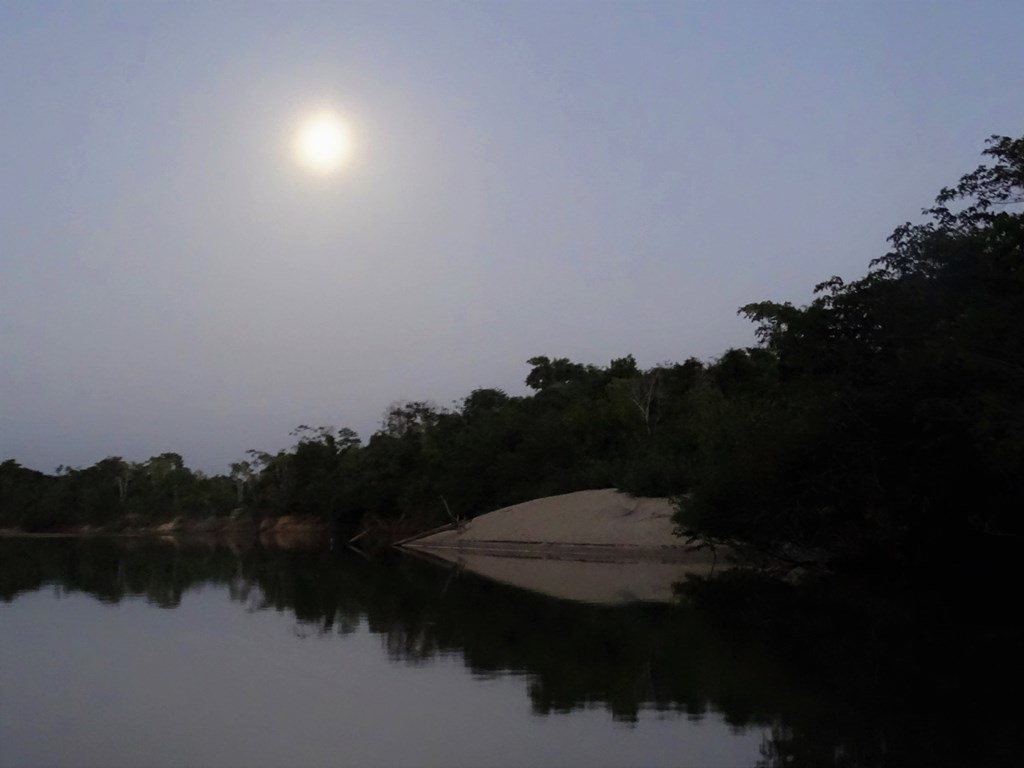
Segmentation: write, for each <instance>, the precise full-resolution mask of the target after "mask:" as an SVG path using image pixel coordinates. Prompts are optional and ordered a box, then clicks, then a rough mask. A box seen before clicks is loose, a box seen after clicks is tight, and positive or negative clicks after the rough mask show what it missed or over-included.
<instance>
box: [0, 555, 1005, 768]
mask: <svg viewBox="0 0 1024 768" xmlns="http://www.w3.org/2000/svg"><path fill="white" fill-rule="evenodd" d="M0 598H2V600H3V602H2V603H0V765H3V766H5V768H14V767H15V766H36V765H38V766H162V765H168V766H171V765H173V766H205V765H209V766H228V765H238V766H263V765H265V766H327V765H353V766H395V767H398V766H545V765H550V766H592V767H596V766H631V765H635V766H661V765H664V766H702V767H703V766H723V767H729V768H732V767H734V766H754V765H765V766H769V765H770V766H775V765H778V766H784V765H785V766H795V765H809V766H810V765H825V766H883V765H909V764H919V765H950V766H952V765H1018V764H1020V763H1019V762H1018V761H1019V758H1020V757H1021V755H1022V753H1021V752H1020V751H1019V747H1020V737H1019V736H1018V732H1019V730H1020V724H1019V713H1020V707H1019V705H1016V706H1014V705H1012V704H1009V703H1004V702H1003V701H1002V697H1004V696H1007V695H1009V694H1010V693H1013V692H1016V691H1017V690H1019V689H1018V688H1016V687H1014V686H1011V685H1008V684H1007V680H1006V675H1005V669H1006V667H1004V666H1003V662H1002V661H1000V659H1001V658H1002V656H1001V655H1000V654H1002V653H1004V652H1005V651H1006V649H1010V648H1014V647H1016V643H1017V642H1018V641H1019V640H1020V637H1019V636H1018V635H1014V634H1013V633H1012V632H1008V631H1007V630H1005V629H998V628H995V629H991V630H988V629H978V628H975V630H973V631H972V632H970V633H967V634H964V633H963V632H961V631H960V629H959V625H957V629H956V631H953V629H952V628H951V625H941V626H938V627H933V626H928V627H927V629H925V628H923V625H922V624H921V622H920V620H919V618H918V617H909V618H908V617H906V616H905V614H904V613H893V614H891V615H887V614H886V613H885V611H880V610H879V609H878V606H877V605H874V604H871V605H864V606H861V607H862V608H863V612H860V608H857V607H856V602H855V601H850V602H848V604H846V605H844V606H843V607H842V609H841V610H838V611H837V612H836V614H835V615H829V613H828V609H821V610H819V609H818V608H817V607H815V605H814V604H813V601H812V602H811V603H808V602H807V601H806V600H805V599H804V598H799V599H797V598H794V597H793V596H792V595H791V594H790V593H789V592H785V591H783V592H779V591H773V590H771V589H769V590H768V591H766V592H763V593H761V592H757V593H753V592H751V591H750V589H749V588H748V587H746V586H742V585H734V586H732V587H728V586H727V587H726V588H722V589H710V590H703V591H701V592H699V593H698V594H697V596H696V598H695V599H694V600H692V601H691V602H689V603H687V604H686V605H685V606H660V605H633V606H619V607H605V606H597V605H587V604H582V603H574V602H570V601H565V600H556V599H552V598H549V597H544V596H541V595H536V594H533V593H530V592H526V591H522V590H518V589H515V588H513V587H509V586H504V585H500V584H496V583H493V582H489V581H487V580H485V579H481V578H479V577H476V576H473V575H472V574H469V573H465V572H459V571H456V570H449V569H445V568H440V567H437V566H435V565H433V564H430V563H426V562H421V561H419V560H416V559H413V558H408V557H389V558H377V559H374V560H373V561H367V560H365V559H363V558H361V557H359V556H357V555H354V554H351V553H346V552H335V551H331V550H329V549H326V548H313V549H305V550H282V549H265V548H261V547H258V546H255V545H244V546H239V545H234V546H233V547H228V546H225V545H223V544H221V545H215V544H211V543H207V544H197V543H194V544H192V545H188V546H186V545H183V544H175V543H172V542H159V541H149V542H142V541H136V542H129V543H127V544H124V543H118V542H114V541H76V540H31V541H30V540H0ZM1014 655H1015V654H1014ZM998 669H1003V670H1004V674H1003V676H1002V678H1001V679H996V677H995V673H996V670H998ZM1014 700H1015V699H1014Z"/></svg>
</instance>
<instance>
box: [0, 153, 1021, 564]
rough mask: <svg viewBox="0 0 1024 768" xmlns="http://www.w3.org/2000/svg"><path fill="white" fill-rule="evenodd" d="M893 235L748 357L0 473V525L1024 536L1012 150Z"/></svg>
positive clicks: (405, 405) (784, 306) (771, 537)
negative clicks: (300, 520) (204, 453)
mask: <svg viewBox="0 0 1024 768" xmlns="http://www.w3.org/2000/svg"><path fill="white" fill-rule="evenodd" d="M983 154H984V155H985V156H986V159H987V164H985V165H982V166H981V167H979V168H978V169H977V170H975V171H973V172H971V173H968V174H967V175H965V176H963V177H962V178H961V179H960V181H959V182H958V183H957V184H956V185H955V186H952V187H949V188H946V189H943V190H942V191H941V192H940V194H939V195H938V197H937V198H936V201H935V203H934V205H933V206H931V207H930V208H928V209H926V210H925V212H924V213H925V215H926V220H925V221H924V223H920V224H909V223H908V224H904V225H902V226H900V227H898V228H897V229H896V230H895V232H894V233H893V234H892V236H891V237H890V238H889V242H890V250H889V251H888V252H887V253H886V254H884V255H883V256H881V257H879V258H876V259H874V260H873V261H871V262H870V264H869V268H868V272H867V274H866V275H865V276H864V277H862V278H860V279H858V280H855V281H852V282H846V281H844V280H843V279H841V278H839V277H832V278H830V279H828V280H826V281H824V282H822V283H821V284H819V285H818V286H817V287H816V289H815V294H814V298H813V300H812V301H811V302H810V303H809V304H807V305H805V306H800V307H797V306H793V305H792V304H789V303H777V302H772V301H764V302H759V303H753V304H749V305H747V306H745V307H743V308H741V310H740V312H741V313H742V314H743V315H745V316H746V317H748V318H749V319H751V320H752V321H753V322H754V323H755V324H756V329H757V330H756V335H757V340H758V343H757V344H756V345H754V346H752V347H749V348H746V349H730V350H728V351H726V352H725V353H724V354H722V355H721V356H720V357H718V358H717V359H715V360H711V361H701V360H697V359H694V358H690V359H688V360H686V361H684V362H682V363H664V364H661V365H657V366H654V367H652V368H649V369H641V368H639V367H638V365H637V363H636V361H635V359H634V358H633V356H631V355H626V356H625V357H621V358H617V359H613V360H611V361H610V362H609V363H608V364H607V365H606V366H594V365H587V364H582V363H577V362H573V361H571V360H569V359H567V358H549V357H546V356H538V357H534V358H531V359H530V360H529V361H528V365H529V366H530V368H529V372H528V374H527V376H526V384H527V385H528V386H529V388H530V389H531V393H530V394H529V395H525V396H511V395H509V394H507V393H506V392H504V391H503V390H501V389H493V388H487V389H477V390H474V391H472V392H471V393H469V394H468V395H467V396H466V397H465V398H463V399H462V400H461V401H459V402H458V403H457V404H455V405H454V406H453V407H451V408H442V407H439V406H437V405H435V404H433V403H429V402H424V401H412V402H402V403H396V404H394V405H392V406H391V407H390V408H388V410H387V412H386V413H385V414H384V417H383V419H382V423H381V427H380V429H379V430H378V431H377V432H376V433H374V434H373V435H372V436H371V437H370V438H369V440H368V441H367V442H366V443H365V444H363V443H362V441H361V440H360V438H359V437H358V435H356V434H355V433H354V432H353V431H351V430H349V429H335V428H331V427H318V428H310V427H308V426H301V427H299V428H298V429H297V430H296V431H295V432H294V433H293V434H294V437H295V438H296V441H295V444H294V445H293V446H292V447H291V448H290V449H288V450H282V451H279V452H278V453H276V454H270V453H266V452H261V451H249V452H248V454H247V457H246V459H244V460H242V461H239V462H236V463H235V464H233V465H232V467H231V471H230V473H229V474H227V475H217V476H206V475H204V474H202V473H201V472H196V471H192V470H190V469H188V468H187V467H186V466H185V465H184V462H183V461H182V458H181V457H180V456H179V455H178V454H174V453H165V454H162V455H160V456H156V457H153V458H151V459H149V460H148V461H145V462H141V463H135V462H129V461H125V460H123V459H121V458H118V457H110V458H106V459H103V460H102V461H100V462H98V463H97V464H95V465H93V466H92V467H88V468H84V469H76V468H59V469H58V471H57V472H56V473H55V474H53V475H48V474H44V473H41V472H36V471H33V470H30V469H27V468H25V467H22V466H20V465H19V464H18V463H17V462H15V461H13V460H9V461H6V462H4V463H3V464H0V526H18V527H21V528H24V529H26V530H46V529H55V528H60V527H66V526H71V525H82V524H94V525H116V524H117V523H118V521H122V520H124V519H126V518H131V519H135V520H149V521H155V520H161V519H166V518H168V517H172V516H183V517H207V516H210V517H218V516H219V517H223V516H228V515H231V514H235V515H238V514H244V515H249V516H252V517H254V518H262V517H269V516H280V515H287V514H303V515H312V516H316V517H319V518H321V519H323V520H325V521H327V522H329V523H330V524H331V525H333V526H336V527H337V528H338V529H340V530H341V531H343V532H347V533H351V534H353V535H354V534H355V533H356V532H358V531H361V530H369V529H373V530H379V531H385V532H388V533H389V534H390V535H392V536H396V535H400V534H401V533H402V532H407V531H412V530H416V529H422V528H425V527H428V526H432V525H437V524H440V523H445V522H449V521H453V520H460V519H466V518H470V517H473V516H475V515H478V514H481V513H483V512H487V511H489V510H491V509H495V508H498V507H501V506H504V505H507V504H511V503H515V502H520V501H525V500H528V499H531V498H537V497H541V496H547V495H551V494H556V493H564V492H569V491H574V490H581V489H587V488H600V487H609V486H615V487H618V488H621V489H623V490H626V491H629V492H631V493H635V494H639V495H668V496H673V497H675V498H676V499H677V500H678V508H679V514H678V516H677V517H678V523H679V526H680V530H681V531H682V532H685V533H687V534H688V535H690V536H693V537H696V538H698V539H701V540H704V541H709V542H716V541H741V542H746V543H747V544H749V545H751V546H753V547H756V548H758V549H762V550H770V551H775V552H777V553H781V552H790V553H793V552H796V551H803V552H809V551H815V552H818V553H824V555H825V556H827V557H829V558H832V559H833V560H842V559H843V558H854V559H860V560H863V559H864V558H883V559H888V560H892V559H900V560H909V559H913V558H915V557H917V556H918V555H919V554H920V553H922V552H925V551H928V552H932V553H935V552H942V551H948V548H950V547H953V546H962V545H963V544H964V543H965V542H967V543H970V544H979V545H984V546H988V545H991V546H998V545H999V544H1000V543H1005V542H1007V541H1013V540H1014V539H1016V538H1017V537H1019V535H1020V533H1021V525H1020V522H1019V520H1020V513H1019V508H1020V500H1021V499H1022V498H1024V335H1022V331H1021V329H1022V328H1024V214H1022V203H1024V137H1022V138H1018V139H1013V138H1009V137H992V138H991V139H990V140H989V142H988V146H987V148H986V149H985V151H984V153H983Z"/></svg>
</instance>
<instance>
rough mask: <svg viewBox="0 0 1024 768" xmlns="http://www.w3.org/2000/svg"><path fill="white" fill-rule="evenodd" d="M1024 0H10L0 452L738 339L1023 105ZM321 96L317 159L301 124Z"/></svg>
mask: <svg viewBox="0 0 1024 768" xmlns="http://www.w3.org/2000/svg"><path fill="white" fill-rule="evenodd" d="M1022 39H1024V3H1020V2H985V1H983V0H982V1H979V2H945V3H940V2H930V3H926V2H903V3H901V2H843V3H840V2H830V3H823V2H821V3H819V2H714V3H712V2H660V3H641V2H613V3H601V2H556V1H551V2H544V3H531V2H502V3H496V2H463V3H439V2H415V3H387V2H363V3H345V2H329V3H327V2H325V3H299V2H288V3H259V2H244V3H228V2H216V3H214V2H208V3H200V2H187V3H186V2H174V3H170V2H167V3H161V2H144V3H141V2H140V3H129V2H119V3H113V2H109V3H107V2H89V1H87V0H81V1H79V2H73V3H63V4H58V3H45V2H23V3H16V2H11V3H5V4H3V5H2V6H0V97H2V104H3V108H2V109H0V138H2V141H0V232H2V235H3V242H2V245H0V459H3V458H17V459H18V460H20V461H21V462H22V463H24V464H26V465H28V466H32V467H35V468H39V469H43V470H46V471H52V469H53V468H54V467H55V466H56V465H57V464H61V463H63V464H71V465H88V464H92V463H94V462H95V461H97V460H99V459H101V458H103V457H104V456H107V455H111V454H116V455H121V456H124V457H125V458H128V459H131V460H143V459H145V458H147V457H148V456H150V455H153V454H156V453H159V452H162V451H166V450H174V451H178V452H180V453H182V454H184V456H185V459H186V462H187V463H189V464H190V465H191V466H194V467H199V468H202V469H205V470H207V471H213V472H220V471H225V470H226V469H227V466H228V463H229V462H231V461H233V460H236V459H239V458H241V457H242V456H243V453H244V451H245V450H246V449H248V448H261V449H265V450H277V449H278V448H281V447H284V446H286V445H288V444H290V442H291V440H290V438H289V437H288V432H289V430H290V429H291V428H293V427H294V426H296V425H297V424H299V423H307V424H333V425H336V426H339V427H340V426H350V427H352V428H354V429H356V430H357V431H359V432H360V433H361V434H362V435H363V436H364V437H368V435H369V433H370V432H371V431H373V430H374V429H375V428H376V427H377V426H378V424H379V420H380V415H381V413H382V412H383V410H384V409H385V408H386V407H387V406H388V404H389V403H391V402H392V401H395V400H400V399H432V400H435V401H437V402H438V403H439V404H441V405H446V404H449V403H450V402H451V401H452V400H454V399H456V398H459V397H462V396H464V395H466V394H468V393H469V392H470V391H471V390H472V389H474V388H476V387H482V386H493V387H501V388H504V389H506V390H508V391H510V392H513V393H519V392H521V391H523V386H522V380H523V378H524V377H525V375H526V373H527V372H528V366H527V365H526V364H525V361H526V359H527V358H529V357H531V356H533V355H538V354H547V355H550V356H567V357H570V358H572V359H573V360H576V361H578V362H585V363H595V364H606V363H607V362H608V361H609V360H610V359H611V358H613V357H620V356H622V355H624V354H627V353H633V354H634V355H635V356H636V357H637V359H638V361H639V362H640V364H641V365H643V366H645V367H646V366H650V365H654V364H656V363H659V362H661V361H665V360H673V361H677V360H683V359H685V358H687V357H689V356H697V357H701V358H710V357H714V356H716V355H718V354H720V353H721V352H722V351H724V350H725V349H726V348H728V347H730V346H746V345H749V344H752V343H753V341H754V339H753V334H752V328H751V326H750V325H749V324H747V323H746V322H744V321H743V320H742V319H740V318H738V317H737V316H736V309H737V307H738V306H740V305H741V304H744V303H747V302H750V301H756V300H761V299H776V300H787V299H788V300H792V301H795V302H805V301H807V300H808V299H809V298H810V296H811V289H812V286H813V285H814V284H815V283H817V282H819V281H821V280H823V279H825V278H827V277H829V276H830V275H832V274H841V275H843V276H845V277H856V276H858V275H860V274H862V273H863V272H864V270H865V269H866V267H867V263H868V261H869V260H870V259H871V258H873V257H875V256H878V255H880V254H881V253H882V252H884V249H885V238H886V237H887V236H888V234H889V233H890V232H891V231H892V229H893V228H894V227H895V226H896V225H897V224H899V223H901V222H903V221H905V220H907V219H911V218H916V216H917V215H918V213H919V211H920V209H921V208H922V207H923V206H925V205H927V204H928V203H929V202H930V201H931V199H932V197H933V196H934V194H935V193H936V192H937V191H938V189H939V188H940V187H941V186H943V185H944V184H947V183H950V182H952V181H954V180H955V179H956V178H958V177H959V175H960V174H961V173H963V172H965V171H967V170H970V169H972V168H973V167H975V166H976V165H977V164H978V163H979V162H981V159H980V157H979V152H980V150H981V149H982V147H983V142H984V139H985V138H986V137H987V136H989V135H990V134H994V133H995V134H1010V135H1018V136H1019V135H1021V134H1022V133H1024V130H1022V129H1024V45H1021V40H1022ZM324 104H328V105H331V106H333V107H334V108H335V109H336V110H337V111H339V112H340V113H342V114H343V115H345V116H346V117H347V119H348V120H349V121H350V122H351V124H352V126H353V130H354V132H355V135H356V138H357V147H356V151H355V154H354V156H353V159H352V162H351V164H350V165H349V167H348V168H347V169H346V170H345V171H344V172H343V173H340V174H338V175H336V176H333V177H330V178H319V177H314V176H311V175H309V174H307V173H306V172H304V171H302V170H301V169H300V168H299V167H298V165H297V164H296V163H295V161H294V159H293V158H292V156H291V153H290V141H291V136H292V135H293V133H294V130H295V127H296V125H297V122H298V121H299V120H300V119H301V118H302V116H303V115H304V114H306V113H307V112H309V111H310V110H312V109H314V108H316V107H319V106H321V105H324Z"/></svg>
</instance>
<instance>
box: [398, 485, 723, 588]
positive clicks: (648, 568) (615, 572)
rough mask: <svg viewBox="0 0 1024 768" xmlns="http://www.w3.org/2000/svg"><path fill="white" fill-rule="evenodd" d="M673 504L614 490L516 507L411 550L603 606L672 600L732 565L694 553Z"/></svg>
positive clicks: (412, 544) (419, 540)
mask: <svg viewBox="0 0 1024 768" xmlns="http://www.w3.org/2000/svg"><path fill="white" fill-rule="evenodd" d="M673 512H674V509H673V507H672V505H671V503H670V502H669V501H668V500H667V499H647V498H634V497H631V496H628V495H626V494H624V493H620V492H619V491H616V490H614V489H605V490H599V491H580V492H578V493H568V494H565V495H562V496H551V497H548V498H545V499H538V500H536V501H531V502H527V503H525V504H516V505H514V506H511V507H506V508H504V509H499V510H497V511H496V512H491V513H489V514H486V515H482V516H480V517H477V518H474V519H473V520H470V521H468V522H467V523H465V524H464V525H461V526H459V527H452V528H449V529H448V530H443V531H439V532H435V533H432V534H430V535H427V536H422V537H420V538H417V539H414V540H412V541H408V542H405V543H404V544H403V546H405V547H408V548H410V549H414V550H418V551H421V552H424V553H427V554H430V555H432V556H433V557H435V558H438V559H440V560H443V561H447V562H450V563H455V564H456V565H458V566H459V567H464V568H466V569H467V570H471V571H474V572H476V573H479V574H480V575H482V576H486V577H487V578H490V579H494V580H495V581H501V582H504V583H507V584H512V585H514V586H517V587H522V588H524V589H530V590H533V591H535V592H541V593H543V594H546V595H551V596H552V597H559V598H564V599H569V600H582V601H586V602H595V603H625V602H635V601H657V602H663V601H669V600H671V599H672V585H673V584H674V583H676V582H680V581H683V580H685V579H686V577H687V576H706V575H708V574H709V573H710V572H711V571H712V569H713V568H715V567H721V566H722V565H724V563H723V562H722V560H723V557H722V556H721V555H720V556H719V557H717V558H716V557H715V555H714V554H713V553H711V552H707V551H702V552H692V551H688V550H687V548H686V546H685V542H684V541H683V540H682V539H680V538H679V537H677V536H676V535H675V534H674V533H673V528H674V526H673V523H672V513H673Z"/></svg>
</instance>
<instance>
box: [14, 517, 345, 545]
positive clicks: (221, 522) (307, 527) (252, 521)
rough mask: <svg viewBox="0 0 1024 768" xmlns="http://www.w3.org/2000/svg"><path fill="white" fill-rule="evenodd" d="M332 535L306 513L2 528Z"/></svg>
mask: <svg viewBox="0 0 1024 768" xmlns="http://www.w3.org/2000/svg"><path fill="white" fill-rule="evenodd" d="M329 534H330V526H329V525H328V524H327V523H326V522H325V521H323V520H321V519H319V518H316V517H312V516H306V515H284V516H282V517H268V518H263V519H262V520H257V519H256V518H253V517H251V516H248V515H244V514H235V515H231V516H229V517H206V518H198V519H188V518H183V517H177V518H174V519H173V520H166V521H162V522H142V521H139V520H137V519H132V518H125V519H123V520H118V521H116V522H114V523H111V524H109V525H104V526H96V525H77V526H70V527H66V528H63V529H61V530H57V531H39V532H36V531H23V530H21V529H18V528H0V537H4V538H38V539H55V538H81V537H114V538H135V537H151V536H193V535H194V536H204V535H223V536H235V537H245V536H252V537H257V536H259V537H265V536H273V537H276V538H312V537H324V536H328V535H329Z"/></svg>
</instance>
